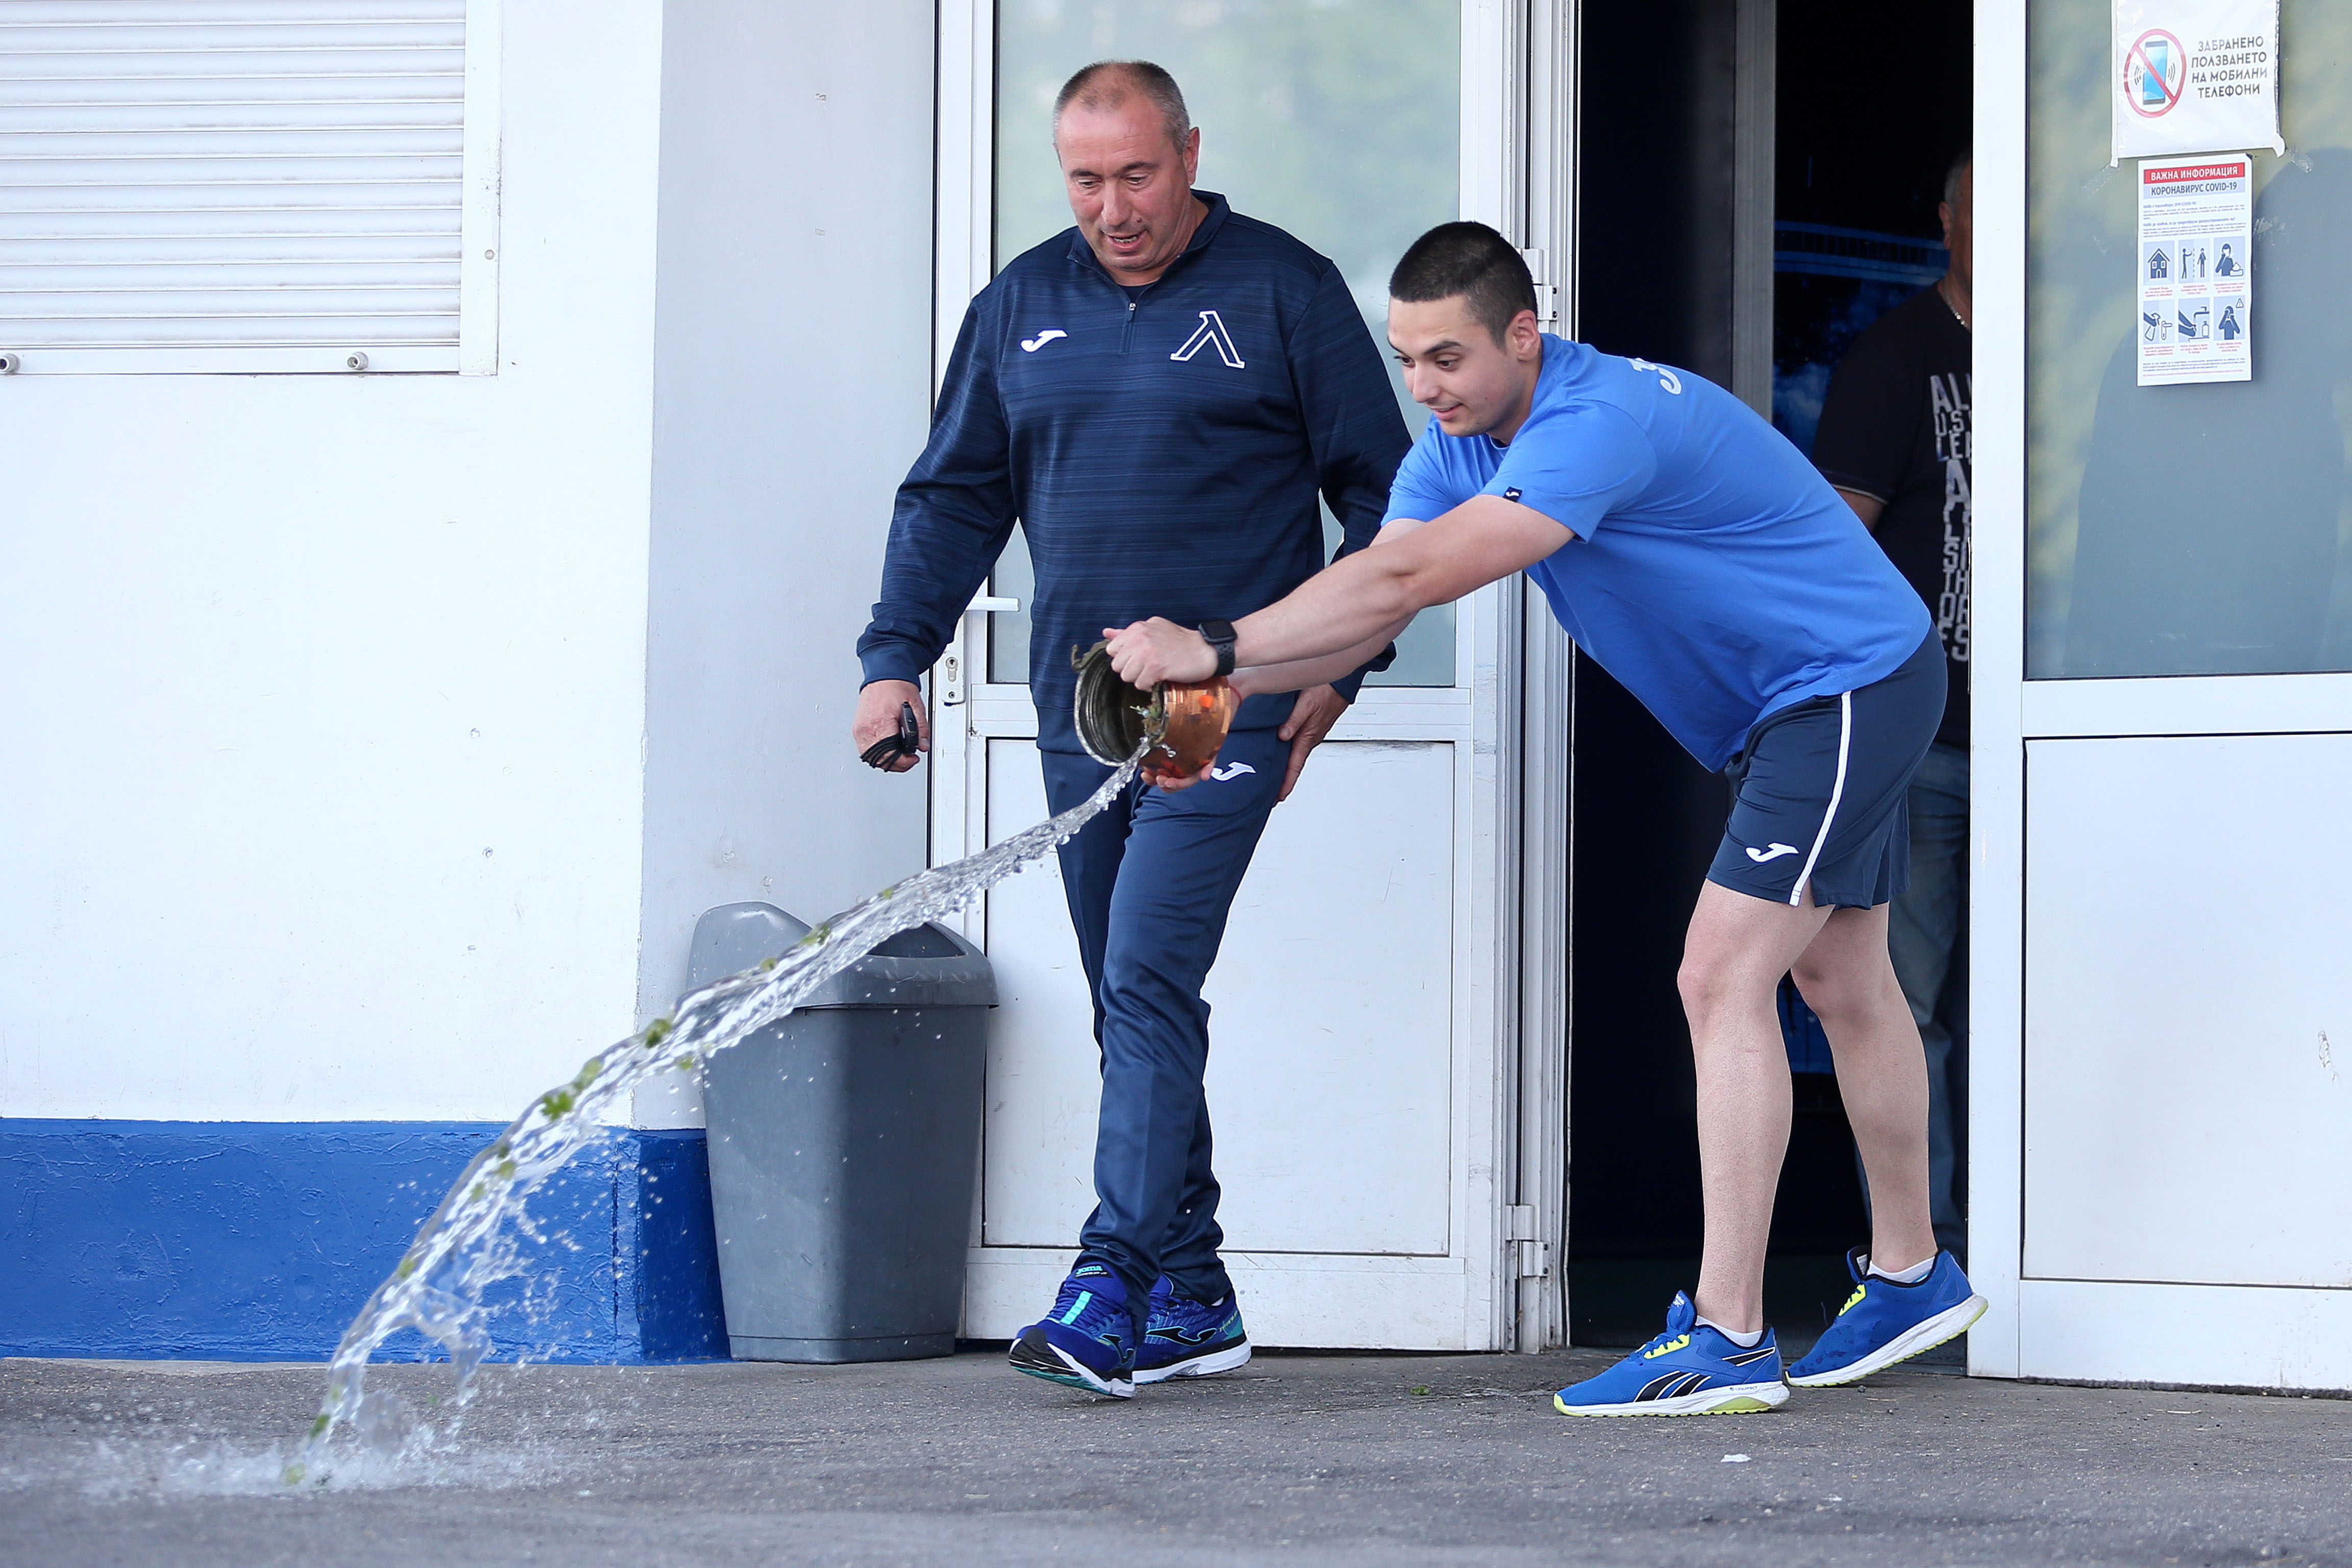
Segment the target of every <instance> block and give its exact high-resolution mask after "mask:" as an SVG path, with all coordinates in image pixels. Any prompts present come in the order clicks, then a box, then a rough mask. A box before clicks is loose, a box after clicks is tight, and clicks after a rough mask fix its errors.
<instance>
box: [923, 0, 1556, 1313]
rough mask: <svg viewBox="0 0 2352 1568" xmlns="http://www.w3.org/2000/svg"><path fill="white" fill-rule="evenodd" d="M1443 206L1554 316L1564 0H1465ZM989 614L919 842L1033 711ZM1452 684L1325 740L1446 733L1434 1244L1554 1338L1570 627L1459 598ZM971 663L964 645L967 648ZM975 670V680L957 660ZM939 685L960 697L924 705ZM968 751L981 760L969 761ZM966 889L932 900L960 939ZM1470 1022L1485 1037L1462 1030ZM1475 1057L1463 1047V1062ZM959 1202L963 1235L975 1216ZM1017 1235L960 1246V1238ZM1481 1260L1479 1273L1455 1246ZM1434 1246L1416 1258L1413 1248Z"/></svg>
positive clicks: (990, 115)
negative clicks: (1446, 1201) (1453, 202)
mask: <svg viewBox="0 0 2352 1568" xmlns="http://www.w3.org/2000/svg"><path fill="white" fill-rule="evenodd" d="M995 9H996V8H995V5H994V3H993V0H940V6H939V10H938V17H939V23H938V26H939V54H938V72H937V77H936V89H935V90H936V93H937V147H936V159H935V165H936V169H937V174H936V187H935V207H934V214H935V223H936V234H935V245H934V256H935V267H934V295H933V310H932V318H933V353H932V388H933V393H934V395H935V396H936V395H937V391H938V388H939V384H940V378H941V377H942V376H943V375H944V374H945V371H946V367H947V364H948V361H949V358H950V354H951V353H952V351H953V348H954V344H955V338H956V334H957V331H958V329H959V327H960V325H961V319H962V315H963V310H964V307H965V305H966V303H967V302H968V301H969V300H971V298H972V296H973V295H975V294H976V293H978V292H979V290H980V289H982V287H984V286H985V285H986V283H987V282H988V280H989V279H990V278H991V276H992V263H993V255H992V252H993V246H994V234H993V212H992V181H993V174H994V162H995V146H994V131H995V127H994V107H995V105H994V92H993V77H994V68H995V58H996V37H995ZM1461 11H1462V22H1461V27H1462V31H1461V47H1462V56H1461V58H1462V81H1463V93H1462V119H1461V129H1462V147H1463V157H1462V199H1461V209H1460V210H1461V212H1462V214H1463V216H1465V217H1473V218H1476V219H1479V220H1481V221H1484V222H1487V223H1490V224H1493V225H1494V226H1496V227H1497V228H1499V229H1501V230H1502V231H1503V232H1504V233H1505V234H1507V235H1509V236H1511V237H1513V238H1514V240H1515V241H1516V242H1517V243H1518V244H1520V245H1522V246H1524V247H1528V249H1529V251H1530V256H1529V260H1530V262H1531V264H1534V265H1536V267H1537V269H1538V283H1539V284H1545V285H1549V287H1550V289H1551V292H1550V293H1549V295H1548V296H1547V299H1548V300H1549V301H1550V302H1551V304H1552V309H1553V310H1554V311H1555V312H1556V313H1557V315H1558V317H1559V322H1560V326H1561V329H1562V330H1567V328H1568V326H1569V324H1570V322H1572V321H1573V300H1572V299H1571V298H1570V289H1572V284H1571V283H1570V279H1572V277H1573V271H1574V269H1573V268H1570V267H1568V266H1567V265H1566V258H1568V257H1569V256H1570V255H1571V254H1572V251H1571V248H1570V247H1571V246H1572V243H1573V239H1574V215H1575V207H1574V200H1573V190H1574V169H1575V142H1574V133H1575V127H1576V117H1575V112H1574V107H1575V106H1574V96H1573V95H1574V90H1575V87H1574V84H1575V80H1576V72H1575V50H1576V35H1577V24H1576V9H1575V0H1462V6H1461ZM987 616H988V611H987V610H986V609H984V608H982V607H981V606H979V605H975V606H974V608H972V609H971V610H969V611H967V612H966V614H965V615H964V616H962V617H961V620H960V622H959V624H958V630H957V635H956V637H955V638H954V640H953V641H952V642H951V643H950V646H949V648H948V650H947V651H946V653H945V654H944V655H943V656H942V658H941V661H940V664H939V665H938V666H937V667H935V668H933V670H932V671H931V675H930V687H931V697H932V701H931V710H932V714H933V719H934V723H935V725H936V726H937V727H938V731H939V733H938V737H937V739H936V742H935V744H934V747H933V750H932V752H931V753H930V768H929V773H930V786H929V787H930V792H931V794H930V802H931V806H930V861H931V863H932V864H934V865H939V864H943V863H945V862H948V861H950V860H954V859H956V858H961V856H963V855H965V854H968V853H971V851H973V850H976V849H978V848H979V847H982V845H983V844H984V843H985V842H986V831H987V825H986V820H985V805H986V803H985V795H984V791H983V790H982V788H979V787H976V784H978V781H976V780H975V779H974V778H973V777H972V773H973V770H974V765H975V763H976V762H977V761H978V759H979V758H980V757H981V756H982V748H984V746H985V744H986V742H987V740H988V739H990V738H992V737H995V738H1001V737H1008V736H1017V735H1020V734H1024V733H1026V734H1033V735H1034V732H1035V718H1034V710H1032V709H1031V708H1030V706H1029V702H1028V698H1027V696H1026V689H1025V688H1024V687H991V686H990V685H989V684H988V683H987V682H986V680H985V679H984V677H985V675H986V673H987V660H986V647H987ZM1454 636H1455V651H1454V669H1455V684H1454V686H1453V687H1450V688H1413V687H1370V688H1368V689H1366V690H1365V691H1364V692H1363V694H1362V695H1361V697H1360V699H1359V700H1358V702H1357V703H1356V704H1355V706H1354V707H1352V708H1351V709H1350V710H1349V712H1348V714H1347V716H1346V717H1345V718H1343V719H1342V721H1340V723H1339V725H1338V726H1336V727H1335V728H1334V730H1333V731H1332V733H1331V737H1330V738H1331V739H1332V740H1334V741H1348V740H1351V739H1352V740H1372V739H1378V740H1408V739H1414V738H1425V739H1429V740H1445V741H1448V742H1452V743H1453V744H1454V766H1455V778H1456V788H1457V791H1458V792H1459V794H1458V795H1457V798H1459V799H1463V800H1465V801H1467V802H1468V803H1469V804H1468V808H1467V809H1466V810H1464V811H1462V812H1461V813H1460V814H1459V816H1458V817H1457V824H1456V829H1455V843H1454V865H1455V867H1456V868H1457V875H1456V890H1455V908H1456V911H1457V916H1456V922H1455V935H1454V956H1453V973H1454V1042H1455V1044H1454V1059H1455V1066H1454V1089H1453V1095H1454V1113H1453V1120H1454V1136H1455V1138H1456V1140H1457V1143H1456V1147H1457V1149H1460V1150H1464V1151H1466V1152H1467V1158H1463V1157H1461V1156H1459V1155H1457V1158H1456V1162H1455V1164H1456V1169H1457V1172H1459V1173H1463V1179H1462V1180H1461V1181H1460V1182H1459V1183H1457V1190H1456V1192H1455V1193H1454V1194H1453V1202H1452V1207H1453V1213H1454V1226H1453V1236H1454V1244H1453V1247H1452V1252H1453V1254H1454V1257H1455V1258H1457V1259H1460V1260H1462V1262H1463V1264H1464V1266H1465V1268H1469V1269H1470V1270H1471V1276H1472V1277H1471V1278H1469V1279H1466V1280H1465V1285H1466V1286H1467V1287H1468V1290H1467V1302H1468V1303H1469V1304H1470V1306H1471V1310H1470V1311H1469V1313H1468V1316H1469V1317H1470V1318H1473V1319H1475V1318H1481V1317H1483V1319H1484V1321H1483V1323H1482V1322H1479V1321H1465V1324H1464V1329H1465V1340H1464V1342H1463V1344H1462V1347H1461V1348H1465V1349H1525V1350H1528V1351H1538V1350H1545V1349H1551V1348H1556V1347H1558V1346H1559V1344H1561V1343H1562V1342H1564V1339H1565V1330H1566V1324H1567V1321H1568V1318H1567V1310H1566V1299H1565V1293H1564V1282H1563V1278H1562V1277H1563V1273H1564V1270H1563V1268H1562V1267H1561V1264H1562V1260H1563V1259H1564V1258H1565V1256H1566V1247H1565V1239H1566V1212H1567V1192H1566V1177H1567V1129H1566V1120H1567V1088H1568V1030H1569V997H1568V994H1567V974H1568V959H1567V943H1568V888H1569V878H1568V859H1567V857H1568V847H1569V842H1570V836H1569V831H1568V817H1567V813H1568V800H1569V771H1570V757H1569V737H1570V726H1569V722H1568V711H1569V710H1568V703H1569V689H1570V681H1569V658H1570V648H1569V644H1568V639H1567V637H1566V636H1565V634H1564V633H1562V632H1561V631H1560V628H1559V625H1558V623H1557V622H1556V621H1555V620H1554V618H1553V617H1552V616H1551V615H1550V614H1549V610H1548V608H1547V607H1546V606H1545V605H1544V603H1543V600H1542V598H1541V596H1540V595H1539V594H1538V591H1537V590H1536V589H1535V588H1534V587H1533V585H1532V584H1526V583H1525V582H1524V581H1523V580H1514V581H1509V582H1505V583H1501V584H1493V585H1490V586H1489V587H1487V588H1485V589H1481V590H1479V591H1478V592H1477V593H1476V594H1474V595H1470V596H1468V597H1467V598H1465V599H1464V600H1463V601H1461V603H1460V605H1458V606H1457V610H1456V615H1455V623H1454ZM975 660H977V661H978V662H977V663H975V662H974V661H975ZM975 678H978V679H975ZM950 684H956V685H961V687H962V688H963V690H962V691H961V696H962V697H963V698H964V700H963V701H961V703H957V704H953V705H944V704H942V702H941V701H940V697H941V696H942V695H943V694H944V692H945V690H946V689H947V688H948V687H949V686H950ZM980 765H982V766H984V763H981V764H980ZM982 921H983V916H982V910H981V909H980V908H979V907H977V906H975V907H974V908H972V909H970V910H966V911H964V912H963V914H962V915H961V916H960V917H958V919H957V920H956V921H951V922H950V923H954V924H958V925H960V926H961V928H962V929H964V931H966V934H968V935H971V936H973V937H975V938H977V937H978V935H979V933H980V932H981V931H982ZM1476 1042H1484V1043H1483V1044H1475V1045H1474V1043H1476ZM1472 1063H1478V1064H1490V1065H1487V1066H1482V1067H1481V1068H1479V1070H1477V1071H1475V1072H1474V1071H1471V1070H1469V1068H1470V1064H1472ZM980 1201H981V1200H980V1198H979V1197H978V1196H977V1195H976V1196H975V1199H974V1203H975V1211H976V1212H975V1227H974V1236H975V1240H976V1238H977V1236H978V1226H977V1205H978V1204H979V1202H980ZM1038 1250H1040V1249H1035V1248H1024V1249H1013V1248H989V1247H981V1246H978V1245H975V1246H974V1247H973V1248H972V1252H971V1261H972V1263H973V1264H974V1265H976V1266H980V1267H990V1266H992V1265H994V1264H998V1263H1001V1262H1002V1261H1003V1260H1000V1259H996V1258H993V1257H992V1255H993V1254H996V1253H1001V1252H1012V1251H1024V1252H1034V1251H1038ZM1477 1259H1486V1260H1488V1261H1489V1264H1490V1268H1489V1269H1488V1271H1487V1277H1486V1281H1485V1282H1484V1284H1483V1285H1482V1284H1481V1282H1480V1281H1479V1280H1478V1279H1476V1278H1475V1260H1477ZM1430 1261H1436V1260H1430Z"/></svg>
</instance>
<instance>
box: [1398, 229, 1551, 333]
mask: <svg viewBox="0 0 2352 1568" xmlns="http://www.w3.org/2000/svg"><path fill="white" fill-rule="evenodd" d="M1456 296H1459V297H1460V298H1461V300H1462V301H1463V302H1464V303H1465V305H1467V306H1468V307H1469V309H1470V315H1471V319H1472V320H1474V321H1476V322H1477V323H1478V324H1479V325H1480V326H1482V327H1484V328H1486V331H1488V332H1489V333H1490V334H1491V335H1492V336H1493V337H1494V340H1495V341H1496V342H1498V343H1499V342H1502V341H1503V334H1504V333H1505V332H1507V331H1509V330H1510V326H1511V322H1512V321H1514V320H1515V319H1516V318H1517V316H1518V313H1519V312H1520V311H1521V310H1534V309H1535V308H1536V280H1535V279H1534V277H1533V276H1532V275H1531V274H1530V273H1529V272H1528V263H1527V259H1526V258H1524V257H1522V256H1521V255H1520V254H1519V253H1518V252H1517V250H1516V249H1514V248H1512V246H1511V242H1510V241H1509V240H1507V239H1505V238H1504V237H1502V236H1501V235H1499V234H1496V232H1495V231H1494V230H1493V229H1491V228H1488V227H1487V226H1486V225H1485V224H1483V223H1442V224H1439V225H1438V226H1436V227H1435V228H1433V229H1431V230H1430V231H1429V232H1428V233H1427V234H1424V235H1423V236H1422V237H1420V238H1419V239H1416V240H1414V241H1413V242H1412V247H1411V248H1410V249H1408V250H1407V251H1406V252H1405V253H1404V255H1403V256H1402V257H1401V258H1399V259H1398V261H1397V264H1396V270H1395V271H1393V272H1391V273H1390V274H1389V298H1390V299H1391V300H1403V301H1404V302H1405V303H1406V304H1408V305H1418V304H1425V303H1427V302H1428V301H1430V300H1451V299H1454V298H1455V297H1456Z"/></svg>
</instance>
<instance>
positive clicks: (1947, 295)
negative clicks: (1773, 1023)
mask: <svg viewBox="0 0 2352 1568" xmlns="http://www.w3.org/2000/svg"><path fill="white" fill-rule="evenodd" d="M1973 184H1974V180H1973V171H1972V170H1971V168H1970V158H1969V154H1968V153H1961V154H1960V156H1959V157H1958V159H1956V160H1954V162H1953V163H1952V166H1951V168H1950V170H1949V172H1948V173H1947V174H1946V175H1945V176H1944V200H1943V203H1942V205H1939V206H1938V207H1937V216H1939V217H1941V218H1942V220H1943V225H1944V245H1945V247H1946V249H1947V250H1948V252H1949V253H1950V258H1951V261H1950V266H1949V268H1948V270H1947V271H1946V272H1945V274H1944V276H1943V277H1941V278H1939V279H1937V280H1936V283H1935V285H1934V286H1933V287H1931V288H1928V289H1921V290H1920V291H1919V293H1918V294H1916V295H1915V296H1914V297H1913V298H1911V299H1910V300H1906V301H1905V302H1904V303H1902V304H1901V305H1898V306H1896V307H1895V309H1894V310H1890V311H1888V312H1887V313H1886V314H1885V315H1884V316H1882V317H1880V318H1879V319H1878V320H1877V321H1875V322H1874V323H1872V325H1871V326H1870V328H1869V330H1868V331H1864V333H1863V334H1862V335H1861V336H1860V337H1859V338H1857V339H1855V340H1854V344H1853V348H1852V349H1851V350H1849V351H1848V352H1847V353H1846V356H1845V358H1844V360H1843V362H1841V363H1840V364H1839V365H1838V369H1837V374H1836V375H1835V376H1834V377H1833V378H1832V380H1831V382H1830V390H1829V397H1828V400H1827V402H1826V403H1825V404H1824V405H1823V406H1822V423H1821V429H1820V432H1819V434H1817V435H1816V436H1815V437H1814V439H1813V463H1814V466H1815V467H1817V468H1820V469H1821V471H1822V476H1823V477H1824V478H1826V479H1828V480H1829V481H1830V483H1831V484H1832V485H1833V486H1835V487H1836V488H1837V490H1838V493H1839V494H1840V495H1842V496H1843V497H1844V498H1845V500H1846V503H1847V504H1848V505H1850V506H1852V507H1853V510H1854V513H1855V515H1857V516H1858V517H1860V518H1861V519H1862V521H1863V522H1864V525H1865V526H1867V527H1868V528H1869V529H1870V530H1871V531H1872V532H1873V533H1874V535H1876V537H1877V540H1878V542H1879V544H1880V546H1881V547H1882V548H1884V549H1885V552H1886V553H1887V556H1888V558H1889V559H1890V560H1892V561H1893V562H1894V563H1895V567H1896V568H1897V569H1898V570H1900V571H1901V572H1902V574H1903V575H1904V576H1905V577H1906V578H1907V579H1908V580H1909V581H1910V584H1911V585H1912V586H1913V587H1914V588H1916V589H1917V590H1918V591H1919V596H1920V597H1921V598H1923V599H1925V600H1926V601H1927V609H1928V611H1929V612H1930V613H1931V614H1932V615H1933V616H1935V621H1936V629H1937V632H1938V633H1939V634H1940V635H1941V637H1942V638H1943V643H1944V666H1945V670H1946V673H1947V674H1948V676H1949V677H1950V679H1951V689H1950V695H1949V697H1948V700H1947V701H1946V702H1945V704H1944V722H1943V727H1942V728H1941V729H1940V730H1938V731H1937V734H1936V743H1935V744H1934V745H1933V746H1932V747H1930V748H1929V749H1928V752H1927V760H1926V761H1925V762H1924V763H1921V764H1920V766H1919V771H1918V773H1916V775H1915V776H1914V777H1913V779H1912V783H1911V794H1910V799H1909V803H1908V804H1909V807H1910V814H1911V887H1910V889H1909V890H1908V891H1907V892H1906V893H1904V894H1903V895H1902V896H1901V897H1899V898H1897V899H1896V900H1895V908H1894V910H1893V911H1892V913H1891V915H1890V917H1889V919H1888V922H1887V946H1888V948H1889V950H1890V952H1892V954H1893V957H1894V960H1895V977H1896V978H1897V979H1898V980H1899V981H1901V983H1902V985H1903V994H1904V996H1905V997H1906V999H1907V1000H1908V1001H1909V1002H1910V1004H1911V1015H1912V1016H1913V1017H1915V1018H1916V1019H1917V1020H1918V1023H1919V1037H1920V1039H1921V1041H1922V1043H1923V1044H1925V1045H1926V1047H1927V1095H1928V1106H1927V1151H1928V1165H1927V1183H1928V1194H1929V1205H1930V1212H1931V1213H1932V1215H1933V1217H1934V1219H1935V1224H1936V1239H1937V1242H1938V1243H1939V1244H1940V1245H1942V1246H1944V1247H1948V1248H1950V1249H1951V1250H1952V1251H1954V1252H1956V1253H1958V1252H1961V1251H1962V1250H1963V1248H1964V1247H1965V1245H1966V1213H1967V1210H1966V1205H1965V1204H1964V1202H1963V1199H1962V1194H1961V1192H1960V1185H1959V1169H1960V1159H1959V1151H1960V1148H1961V1146H1962V1144H1963V1142H1964V1140H1965V1129H1966V1126H1967V1121H1966V1105H1965V1100H1964V1097H1963V1094H1962V1092H1961V1089H1962V1085H1964V1084H1965V1083H1966V1081H1967V1073H1966V1067H1967V1054H1968V1044H1967V1042H1968V960H1967V950H1966V947H1965V944H1964V941H1963V938H1964V933H1965V930H1966V926H1967V921H1968V903H1969V898H1968V889H1969V884H1968V840H1969V523H1970V519H1971V516H1972V509H1971V506H1970V501H1969V458H1970V443H1971V439H1972V435H1973V427H1972V424H1971V420H1970V417H1969V405H1970V404H1971V402H1972V401H1973V398H1972V393H1971V389H1970V385H1969V358H1970V347H1971V344H1970V337H1969V308H1970V301H1969V259H1970V257H1969V197H1970V195H1971V187H1972V185H1973Z"/></svg>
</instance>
